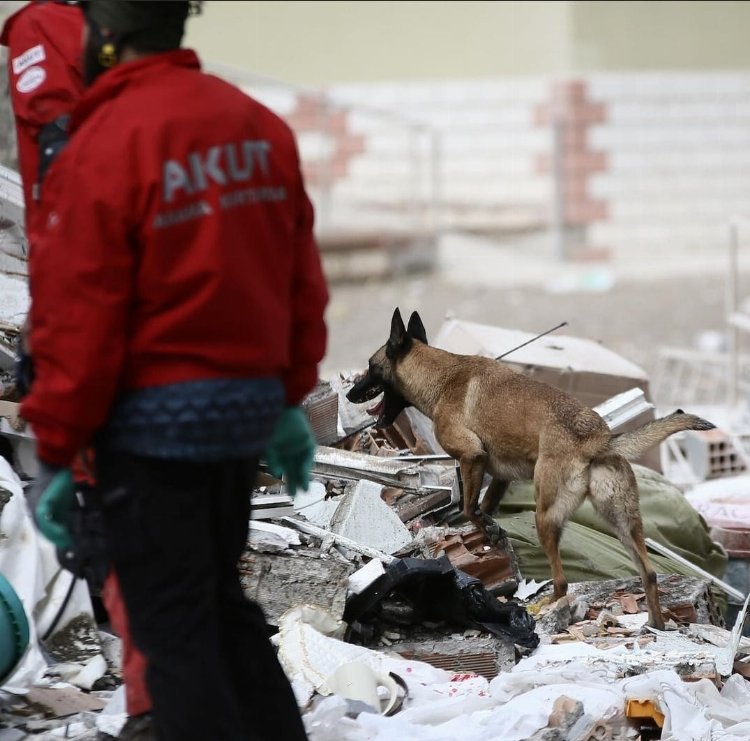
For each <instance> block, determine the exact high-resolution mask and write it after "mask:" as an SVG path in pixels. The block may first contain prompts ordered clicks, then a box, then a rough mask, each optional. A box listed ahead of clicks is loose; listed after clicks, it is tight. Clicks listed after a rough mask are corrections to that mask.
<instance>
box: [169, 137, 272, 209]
mask: <svg viewBox="0 0 750 741" xmlns="http://www.w3.org/2000/svg"><path fill="white" fill-rule="evenodd" d="M270 149H271V145H270V143H269V142H268V141H266V140H265V139H256V140H245V141H241V142H230V143H229V144H220V145H216V146H214V147H209V148H208V149H206V150H204V151H200V152H190V153H189V154H188V156H187V158H186V161H185V162H178V161H177V160H167V161H166V162H165V163H164V167H163V184H164V201H165V202H166V203H171V202H172V201H173V200H174V197H175V194H176V193H177V191H180V190H182V191H184V192H185V193H186V194H187V195H193V194H196V193H201V192H203V191H204V190H206V189H207V188H208V187H209V185H210V184H211V183H216V184H217V185H226V184H227V183H231V182H233V183H242V182H247V181H249V180H251V179H252V177H253V174H254V173H255V168H256V166H257V167H258V168H259V169H260V172H261V174H262V175H266V176H267V175H268V174H269V172H270V168H269V162H268V153H269V151H270Z"/></svg>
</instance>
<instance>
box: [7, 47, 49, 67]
mask: <svg viewBox="0 0 750 741" xmlns="http://www.w3.org/2000/svg"><path fill="white" fill-rule="evenodd" d="M46 58H47V55H46V54H45V52H44V46H43V45H42V44H37V45H36V46H32V47H31V49H27V50H26V51H25V52H24V53H23V54H19V55H18V56H17V57H13V59H12V60H11V63H10V64H11V67H12V69H13V74H14V75H20V74H21V72H23V71H24V70H25V69H28V68H29V67H33V66H34V65H35V64H38V63H39V62H43V61H44V60H45V59H46Z"/></svg>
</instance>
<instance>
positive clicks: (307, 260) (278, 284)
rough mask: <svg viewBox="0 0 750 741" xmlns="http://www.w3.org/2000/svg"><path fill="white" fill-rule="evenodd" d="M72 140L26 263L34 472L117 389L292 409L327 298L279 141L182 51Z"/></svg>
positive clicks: (248, 104) (101, 417)
mask: <svg viewBox="0 0 750 741" xmlns="http://www.w3.org/2000/svg"><path fill="white" fill-rule="evenodd" d="M71 132H72V137H71V141H70V143H69V144H68V146H67V147H66V149H65V150H64V151H63V152H62V154H61V155H60V157H59V158H58V159H57V160H56V161H55V163H54V165H53V166H52V168H51V169H50V172H49V174H48V175H47V178H46V180H45V184H44V191H43V196H42V217H43V219H44V223H45V225H46V228H45V231H44V233H43V234H42V235H41V236H40V239H39V242H38V244H37V245H35V246H34V249H33V250H32V252H31V257H30V279H31V290H32V309H31V326H32V334H31V345H32V347H33V348H34V360H35V364H36V365H35V368H36V379H35V381H34V383H33V385H32V388H31V391H30V393H29V395H28V396H27V398H26V400H25V401H24V403H23V407H22V414H23V416H24V417H25V418H26V419H27V420H28V421H29V422H30V423H31V425H32V428H33V429H34V432H35V434H36V436H37V441H38V454H39V457H40V458H41V459H42V460H45V461H46V462H48V463H52V464H59V465H67V464H68V463H69V461H70V459H71V458H72V457H73V455H74V453H75V452H76V451H77V450H78V449H79V448H81V447H82V446H83V445H84V444H86V443H88V442H89V441H90V439H91V437H92V434H93V433H94V431H95V430H96V429H97V428H98V427H100V426H101V425H102V423H103V422H104V421H105V420H106V419H107V416H108V412H109V409H110V405H111V403H112V401H113V399H114V398H115V396H116V394H117V393H118V392H119V391H122V390H125V389H135V388H143V387H148V386H154V385H159V384H168V383H175V382H180V381H187V380H197V379H206V378H247V377H263V376H278V377H280V378H281V379H282V380H283V382H284V385H285V388H286V393H287V402H288V403H289V404H296V403H298V402H299V401H300V400H301V399H302V398H303V396H304V395H305V394H306V393H307V392H308V391H310V390H311V389H312V388H313V386H314V385H315V382H316V381H317V364H318V363H319V362H320V360H321V359H322V357H323V354H324V351H325V343H326V328H325V323H324V319H323V312H324V309H325V306H326V303H327V301H328V292H327V289H326V284H325V279H324V277H323V273H322V270H321V265H320V256H319V254H318V250H317V246H316V244H315V241H314V238H313V210H312V206H311V204H310V201H309V199H308V197H307V195H306V193H305V189H304V186H303V182H302V175H301V171H300V163H299V158H298V153H297V148H296V144H295V140H294V136H293V134H292V132H291V130H290V129H289V127H288V126H287V125H286V124H285V123H284V122H283V121H282V120H281V119H280V118H278V117H277V116H276V115H275V114H274V113H272V112H271V111H270V110H268V109H267V108H265V107H264V106H262V105H261V104H260V103H258V102H257V101H255V100H253V99H251V98H249V97H247V96H246V95H244V94H243V93H242V92H240V91H239V90H238V89H237V88H235V87H233V86H232V85H229V84H228V83H226V82H223V81H222V80H220V79H218V78H216V77H213V76H211V75H207V74H204V73H202V72H201V71H200V68H199V62H198V59H197V57H196V56H195V54H194V53H193V52H192V51H189V50H184V49H181V50H177V51H174V52H167V53H163V54H156V55H152V56H149V57H147V58H144V59H141V60H138V61H133V62H128V63H124V64H119V65H117V66H116V67H115V68H113V69H112V70H110V71H108V72H105V73H104V74H103V75H102V76H101V77H100V78H99V79H98V80H97V81H96V82H95V84H94V85H93V86H92V87H91V88H90V89H89V90H88V91H87V92H86V93H85V94H84V96H83V98H82V99H81V101H80V103H79V105H78V106H77V107H76V109H75V110H74V112H73V116H72V120H71Z"/></svg>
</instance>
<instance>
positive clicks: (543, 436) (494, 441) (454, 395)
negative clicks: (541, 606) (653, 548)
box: [347, 309, 715, 629]
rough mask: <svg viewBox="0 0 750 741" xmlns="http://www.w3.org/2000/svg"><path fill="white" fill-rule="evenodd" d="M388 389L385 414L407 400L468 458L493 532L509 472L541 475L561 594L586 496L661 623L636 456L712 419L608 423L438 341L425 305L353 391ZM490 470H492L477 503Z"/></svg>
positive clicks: (477, 521) (547, 544) (469, 491)
mask: <svg viewBox="0 0 750 741" xmlns="http://www.w3.org/2000/svg"><path fill="white" fill-rule="evenodd" d="M380 393H383V394H384V398H383V401H382V402H381V404H380V405H379V408H378V411H379V412H380V416H379V418H378V421H377V423H376V424H377V425H378V426H380V427H382V426H387V425H388V424H391V423H392V422H393V420H394V419H395V418H396V416H397V415H398V414H399V412H400V411H401V410H402V409H404V408H405V407H407V406H410V405H413V406H414V407H416V408H417V409H419V411H421V412H422V413H423V414H425V415H427V416H428V417H429V418H430V419H431V420H432V421H433V423H434V425H435V435H436V437H437V439H438V441H439V443H440V445H442V446H443V448H444V449H445V451H446V452H447V453H448V454H449V455H451V456H452V457H453V458H455V459H456V460H457V461H458V463H459V465H460V470H461V478H462V480H463V486H464V508H463V513H464V516H465V517H466V518H467V519H468V520H469V521H471V522H472V523H473V524H474V525H476V526H477V527H479V528H480V529H482V530H483V531H484V532H485V533H486V535H487V537H488V538H489V539H490V541H491V542H496V541H497V539H498V538H499V537H500V536H501V534H502V530H501V529H500V528H499V526H498V525H497V523H495V521H494V520H493V519H492V514H493V513H494V511H495V509H496V508H497V505H498V503H499V502H500V499H501V498H502V497H503V495H504V494H505V491H506V489H507V488H508V485H509V483H510V482H511V481H513V480H516V479H533V480H534V490H535V499H536V528H537V533H538V535H539V541H540V543H541V545H542V548H543V549H544V552H545V554H546V555H547V558H548V559H549V562H550V566H551V568H552V578H553V583H554V595H555V598H560V597H562V596H564V595H565V594H566V593H567V589H568V582H567V580H566V579H565V575H564V573H563V568H562V562H561V560H560V536H561V534H562V530H563V527H564V526H565V523H566V522H567V521H568V519H569V518H570V517H571V515H572V514H573V512H575V511H576V509H578V507H579V505H580V504H581V503H582V502H583V500H584V499H585V498H586V497H587V496H588V497H590V498H591V501H592V503H593V505H594V507H595V509H596V511H597V512H598V513H599V514H600V515H601V516H602V517H603V518H604V519H605V520H607V522H609V524H610V525H611V526H612V528H613V530H614V532H615V534H616V535H617V537H618V538H619V539H620V541H621V542H622V543H623V545H624V546H625V547H626V548H627V550H628V551H629V552H630V553H631V555H632V557H633V560H634V561H635V564H636V566H637V567H638V571H639V572H640V575H641V579H642V580H643V589H644V591H645V593H646V601H647V603H648V614H649V625H651V626H653V627H654V628H659V629H663V628H664V619H663V617H662V614H661V608H660V606H659V596H658V592H657V584H656V573H655V572H654V570H653V568H652V566H651V563H650V561H649V557H648V553H647V551H646V544H645V542H644V536H643V523H642V521H641V514H640V507H639V501H638V489H637V487H636V481H635V475H634V474H633V469H632V468H631V466H630V464H629V463H628V459H631V460H632V459H634V458H637V457H638V456H640V455H642V454H643V453H644V452H645V451H646V450H648V449H649V448H651V447H652V446H654V445H657V444H658V443H660V442H662V441H663V440H665V439H666V438H667V437H669V436H670V435H672V434H673V433H675V432H679V431H681V430H710V429H713V428H714V426H715V425H713V424H711V423H710V422H707V421H706V420H705V419H701V418H700V417H696V416H695V415H692V414H685V413H684V412H683V411H682V410H677V411H676V412H674V413H673V414H670V415H668V416H666V417H662V418H661V419H657V420H654V421H652V422H648V423H646V424H645V425H643V426H642V427H640V428H639V429H637V430H634V431H632V432H624V433H621V434H617V435H615V434H612V433H611V432H610V430H609V428H608V427H607V424H606V423H605V421H604V420H603V419H602V418H601V417H600V416H599V415H598V414H597V413H596V412H594V411H593V410H592V409H590V408H589V407H587V406H585V405H584V404H582V403H581V402H580V401H578V400H577V399H575V398H574V397H573V396H571V395H570V394H567V393H565V392H564V391H560V390H559V389H556V388H554V387H553V386H550V385H548V384H545V383H541V382H539V381H536V380H534V379H532V378H529V377H528V376H525V375H523V374H522V373H520V372H518V371H516V370H513V369H511V368H510V367H508V366H507V365H505V364H503V363H501V362H499V361H496V360H493V359H492V358H483V357H477V356H469V355H456V354H454V353H450V352H446V351H445V350H440V349H438V348H435V347H430V346H429V345H428V344H427V333H426V332H425V328H424V325H423V324H422V320H421V318H420V317H419V314H417V313H416V312H414V313H413V314H412V315H411V318H410V319H409V326H408V329H407V327H405V326H404V322H403V320H402V318H401V313H400V312H399V310H398V309H396V310H395V311H394V313H393V318H392V320H391V334H390V337H389V338H388V341H387V342H386V343H385V344H384V345H383V346H382V347H381V348H380V349H379V350H377V352H375V354H374V355H373V356H372V357H371V358H370V361H369V365H368V369H367V372H366V373H365V375H364V376H363V377H362V378H361V379H360V380H358V381H357V383H356V384H355V385H354V387H353V388H352V389H351V390H350V391H349V393H348V394H347V398H348V399H349V400H350V401H352V402H354V403H363V402H365V401H368V400H370V399H373V398H375V397H376V396H377V395H379V394H380ZM485 472H488V473H489V474H490V475H491V476H492V482H491V484H490V486H489V487H488V489H487V492H486V493H485V495H484V498H483V499H482V504H481V508H478V507H477V504H478V500H479V493H480V489H481V486H482V479H483V477H484V474H485Z"/></svg>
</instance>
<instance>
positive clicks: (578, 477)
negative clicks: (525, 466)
mask: <svg viewBox="0 0 750 741" xmlns="http://www.w3.org/2000/svg"><path fill="white" fill-rule="evenodd" d="M587 490H588V478H587V476H586V465H585V463H582V462H575V461H573V462H571V461H570V460H568V461H566V462H563V461H562V460H560V459H559V458H557V457H555V458H551V457H547V458H539V460H538V461H537V464H536V467H535V469H534V493H535V497H536V515H535V520H536V530H537V535H538V536H539V542H540V543H541V546H542V548H543V549H544V552H545V554H546V555H547V559H548V560H549V564H550V568H551V569H552V583H553V584H554V588H555V592H554V594H555V598H556V599H559V598H560V597H564V596H565V594H567V591H568V581H567V579H566V578H565V573H564V571H563V566H562V559H561V558H560V538H561V537H562V531H563V528H564V527H565V523H566V522H567V521H568V520H569V519H570V516H571V515H572V514H573V512H575V511H576V509H578V507H579V505H580V504H581V502H582V501H583V500H584V498H585V497H586V492H587Z"/></svg>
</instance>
